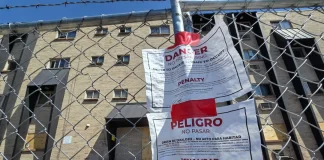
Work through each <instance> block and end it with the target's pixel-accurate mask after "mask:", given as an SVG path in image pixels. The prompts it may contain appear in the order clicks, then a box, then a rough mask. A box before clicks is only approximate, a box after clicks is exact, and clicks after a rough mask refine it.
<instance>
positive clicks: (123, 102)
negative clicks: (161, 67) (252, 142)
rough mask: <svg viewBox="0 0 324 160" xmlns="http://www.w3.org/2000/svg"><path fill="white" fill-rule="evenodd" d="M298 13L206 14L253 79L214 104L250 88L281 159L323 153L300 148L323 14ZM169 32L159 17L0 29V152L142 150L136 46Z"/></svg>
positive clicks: (115, 154) (120, 153) (317, 136)
mask: <svg viewBox="0 0 324 160" xmlns="http://www.w3.org/2000/svg"><path fill="white" fill-rule="evenodd" d="M302 13H303V14H298V13H296V12H291V13H289V14H288V15H287V16H284V14H285V13H284V12H283V13H278V14H276V15H275V14H271V13H261V12H258V13H257V12H251V13H226V15H216V16H222V17H223V19H224V20H225V22H226V23H227V24H228V26H229V30H230V34H231V35H232V37H233V42H234V44H235V47H236V49H237V50H238V52H239V53H240V54H241V56H242V58H243V59H244V63H245V65H246V66H247V72H248V74H249V79H250V82H251V83H252V85H253V87H254V88H255V91H254V92H252V93H248V94H247V95H246V96H242V97H239V98H237V99H236V100H233V101H231V102H224V103H219V104H217V106H218V107H221V106H225V105H228V104H232V103H236V102H238V101H244V100H246V99H248V98H249V97H250V96H252V95H254V97H255V100H256V107H257V108H258V114H259V120H260V126H261V127H263V134H262V135H263V136H262V137H263V138H264V144H265V145H266V146H267V149H266V148H263V149H264V151H265V152H268V156H269V157H270V158H271V159H276V156H275V155H274V154H273V152H280V151H281V149H282V148H285V149H284V150H282V152H280V156H282V159H284V158H286V159H289V158H294V159H310V157H313V156H314V154H315V156H316V157H317V158H318V159H323V155H324V149H319V150H318V151H316V152H315V153H312V152H311V151H310V150H307V149H306V148H308V149H311V150H313V151H314V150H316V149H317V148H318V146H320V145H321V144H322V143H323V135H322V132H321V131H320V130H319V129H320V128H321V127H323V126H324V125H323V124H324V122H323V118H322V115H323V114H324V112H323V111H322V108H321V107H319V106H321V105H322V104H324V100H323V98H322V96H323V94H322V93H320V92H321V90H318V91H316V90H317V88H318V87H317V86H314V83H312V82H320V80H321V79H322V78H323V74H324V73H323V72H321V70H323V69H324V68H323V67H324V64H323V59H322V57H321V56H320V55H321V50H323V49H324V48H323V47H324V44H323V43H324V42H323V41H320V39H321V35H322V33H323V29H322V28H321V27H318V26H319V25H322V23H323V22H324V19H323V18H322V17H321V13H317V12H313V13H312V18H313V19H315V20H316V21H309V22H307V24H306V25H303V24H304V22H305V21H306V20H308V19H309V17H308V16H307V15H308V14H310V11H303V12H302ZM278 15H282V16H278ZM192 18H193V27H194V28H195V29H194V31H195V32H199V31H201V32H200V33H201V34H202V35H204V34H207V33H208V31H209V30H210V29H211V28H212V27H213V23H215V21H209V20H210V18H214V15H211V14H205V15H194V16H193V17H192ZM234 19H235V20H234ZM258 20H259V21H258ZM260 22H262V23H260ZM301 27H302V28H303V30H301V29H300V28H301ZM172 31H173V26H172V23H171V21H169V20H167V19H165V20H158V21H148V22H147V23H142V22H138V23H126V24H125V25H119V24H116V25H103V26H100V27H98V25H93V26H92V27H81V28H62V29H61V28H60V27H58V28H56V29H52V30H46V31H40V32H38V31H35V30H33V31H30V32H28V33H25V34H15V35H4V36H3V37H2V41H1V44H2V46H1V47H2V48H1V50H0V52H1V53H0V59H1V62H0V70H2V72H1V78H2V79H3V81H1V82H0V95H1V99H0V100H1V103H0V104H1V111H3V112H5V114H1V115H2V117H1V118H2V119H1V120H0V128H1V129H0V136H1V137H0V139H1V140H2V141H1V144H0V152H1V153H2V154H3V155H4V156H5V157H7V158H8V159H9V158H13V159H34V157H35V156H37V157H38V158H40V159H71V158H73V159H89V160H90V159H91V160H92V159H112V160H113V159H116V160H121V159H134V158H135V157H136V159H143V160H146V159H147V160H148V159H151V149H150V145H151V144H150V137H149V131H148V127H147V126H148V124H147V120H146V118H145V114H146V113H147V112H146V109H145V102H146V95H145V78H144V69H143V64H142V63H143V62H142V58H141V55H142V54H141V50H142V49H148V48H166V47H168V46H171V45H172V42H173V36H172V35H173V33H172ZM9 53H10V54H9ZM309 53H310V54H309ZM308 54H309V55H308ZM290 55H294V56H295V57H300V59H298V58H297V59H296V58H293V57H292V56H290ZM305 56H307V58H305ZM305 59H306V60H307V62H306V63H307V64H304V63H305V62H304V60H305ZM300 64H304V65H302V66H301V67H299V66H300ZM273 66H274V67H273ZM248 68H249V69H248ZM296 68H298V72H295V71H296ZM314 68H315V69H314ZM295 74H297V76H296V75H295ZM292 78H293V80H292V81H291V79H292ZM321 83H323V82H321ZM315 92H317V93H316V94H312V93H315ZM299 95H302V97H306V98H301V97H300V96H299ZM310 100H312V101H310ZM301 118H302V119H301ZM134 124H136V127H134ZM26 142H27V143H26ZM26 144H29V147H27V148H26V147H25V145H26ZM302 146H304V147H302ZM305 147H306V148H305ZM270 149H271V150H272V151H271V150H270Z"/></svg>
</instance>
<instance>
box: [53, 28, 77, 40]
mask: <svg viewBox="0 0 324 160" xmlns="http://www.w3.org/2000/svg"><path fill="white" fill-rule="evenodd" d="M69 32H75V36H76V31H75V30H72V31H64V30H63V31H57V34H56V39H74V38H75V37H73V38H68V33H69ZM60 33H65V38H61V37H60Z"/></svg>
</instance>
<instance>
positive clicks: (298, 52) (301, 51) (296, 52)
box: [292, 47, 306, 57]
mask: <svg viewBox="0 0 324 160" xmlns="http://www.w3.org/2000/svg"><path fill="white" fill-rule="evenodd" d="M292 50H293V52H294V55H295V57H305V56H306V52H305V50H304V48H302V47H293V48H292Z"/></svg>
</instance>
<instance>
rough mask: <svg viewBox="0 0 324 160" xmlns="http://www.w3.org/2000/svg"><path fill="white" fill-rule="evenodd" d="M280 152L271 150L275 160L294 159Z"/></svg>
mask: <svg viewBox="0 0 324 160" xmlns="http://www.w3.org/2000/svg"><path fill="white" fill-rule="evenodd" d="M280 151H281V150H280V149H274V150H273V152H275V153H273V154H274V156H275V157H276V158H277V159H281V160H292V159H294V158H292V157H290V156H287V155H285V153H284V151H281V152H280ZM279 152H280V153H279ZM278 153H279V155H277V154H278ZM279 157H280V158H279Z"/></svg>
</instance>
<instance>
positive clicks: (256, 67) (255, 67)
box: [250, 64, 261, 72]
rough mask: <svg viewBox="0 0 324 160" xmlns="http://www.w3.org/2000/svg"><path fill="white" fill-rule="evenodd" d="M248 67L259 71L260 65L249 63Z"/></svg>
mask: <svg viewBox="0 0 324 160" xmlns="http://www.w3.org/2000/svg"><path fill="white" fill-rule="evenodd" d="M250 69H251V70H254V71H256V72H259V71H260V70H261V68H260V66H259V65H256V64H251V65H250Z"/></svg>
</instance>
